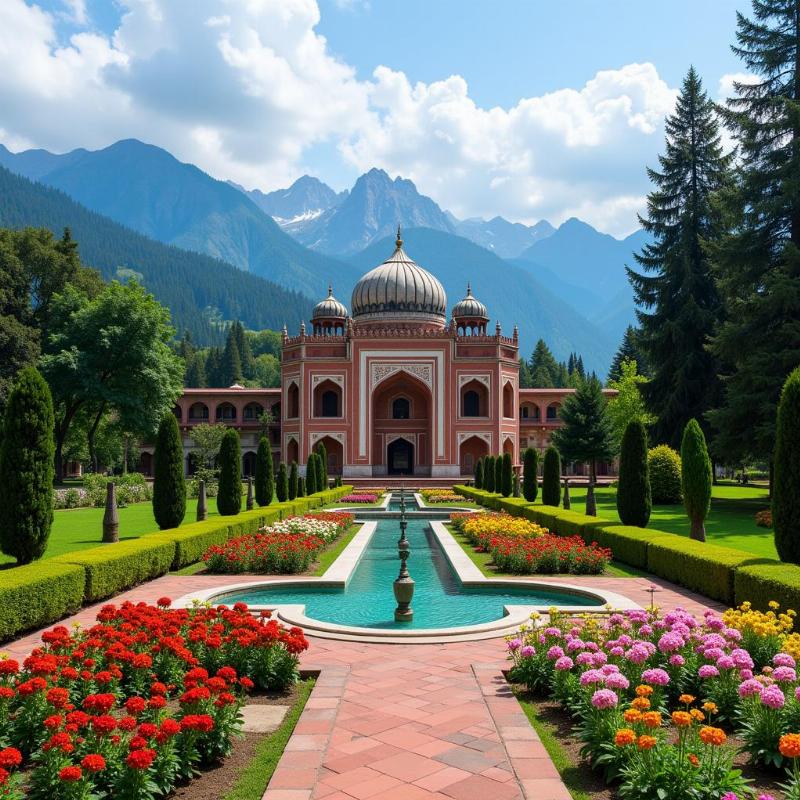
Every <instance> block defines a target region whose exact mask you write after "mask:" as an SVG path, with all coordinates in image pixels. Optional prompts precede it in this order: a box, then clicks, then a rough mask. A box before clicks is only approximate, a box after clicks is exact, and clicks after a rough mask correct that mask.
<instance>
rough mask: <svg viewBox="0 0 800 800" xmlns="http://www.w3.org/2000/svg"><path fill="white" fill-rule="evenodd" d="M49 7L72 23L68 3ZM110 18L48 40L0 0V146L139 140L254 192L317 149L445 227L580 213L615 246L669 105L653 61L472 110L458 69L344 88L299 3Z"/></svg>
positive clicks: (46, 21) (248, 3)
mask: <svg viewBox="0 0 800 800" xmlns="http://www.w3.org/2000/svg"><path fill="white" fill-rule="evenodd" d="M64 3H65V6H66V7H68V8H69V9H71V12H70V13H71V14H72V19H73V22H75V23H77V22H78V20H79V19H81V18H82V19H84V20H86V13H85V11H86V7H85V3H84V2H83V0H64ZM120 6H121V7H122V11H123V13H122V17H121V22H120V24H119V27H118V29H117V30H116V31H115V32H114V33H113V35H111V36H104V35H101V34H99V33H97V32H95V31H93V30H90V29H89V27H88V22H87V23H86V26H85V29H84V30H82V32H80V33H78V34H75V35H73V36H72V37H71V38H70V39H69V40H68V41H67V42H66V43H63V42H59V39H58V36H57V30H56V28H57V19H56V16H55V15H53V14H49V13H47V12H45V11H43V10H42V9H41V8H39V7H37V6H36V5H27V4H26V3H25V2H24V0H2V2H0V108H1V109H3V113H2V117H0V126H2V128H3V130H4V134H3V141H5V142H6V143H19V142H26V143H27V142H30V143H32V144H34V145H35V146H38V147H46V148H49V149H52V150H56V151H63V150H67V149H71V148H73V147H79V146H83V147H89V148H96V147H103V146H106V145H108V144H110V143H111V142H113V141H115V140H117V139H121V138H126V137H137V138H140V139H143V140H145V141H150V142H152V143H154V144H157V145H160V146H162V147H165V148H166V149H168V150H170V151H171V152H172V153H174V154H175V155H176V156H177V157H178V158H180V159H181V160H184V161H189V162H193V163H196V164H198V166H200V167H201V168H203V169H205V170H207V171H208V172H210V173H211V174H213V175H215V176H216V177H219V178H231V179H233V180H235V181H238V182H239V183H242V184H244V185H247V186H259V187H260V188H263V189H270V188H278V187H280V186H285V185H287V184H288V182H290V181H291V180H293V179H294V178H296V177H298V175H299V174H300V170H301V169H302V164H303V159H304V156H305V154H306V153H307V152H308V151H309V149H310V148H313V147H315V146H316V145H319V144H322V143H326V142H327V143H333V144H337V145H338V147H339V151H340V153H341V156H342V158H343V159H344V161H345V163H346V164H348V165H350V168H352V169H353V171H354V174H355V171H356V170H359V171H362V170H366V169H368V168H370V167H373V166H375V167H381V168H384V169H386V170H387V171H389V172H390V173H393V174H401V175H403V176H404V177H408V178H411V179H413V180H414V181H415V182H416V183H417V185H418V186H419V188H420V190H421V191H423V192H426V193H428V194H430V195H431V196H432V197H433V198H434V199H435V200H436V201H437V202H439V203H440V204H441V205H442V206H444V207H446V208H449V209H450V210H452V211H453V212H454V213H456V214H457V215H459V216H475V215H482V216H494V215H495V214H502V215H504V216H506V217H508V218H510V219H513V220H527V221H534V220H536V219H539V218H542V217H547V218H549V219H551V220H552V221H553V222H560V221H562V220H563V219H565V218H566V217H568V216H571V215H579V216H581V217H582V218H583V219H586V220H587V221H588V222H590V223H592V224H596V225H598V226H599V227H601V228H603V229H605V230H608V231H610V232H612V233H617V234H621V233H626V232H628V231H630V230H631V229H633V228H634V227H635V225H636V218H635V211H637V210H641V209H642V207H643V197H644V195H645V193H646V192H647V189H648V186H647V181H646V176H645V166H646V165H647V164H654V163H655V160H656V156H657V153H658V152H659V150H660V149H661V148H662V146H663V119H664V116H665V114H667V113H669V112H670V111H671V110H672V107H673V105H674V98H675V94H676V92H675V90H674V89H672V88H670V87H669V86H668V85H667V84H666V83H665V82H664V81H663V80H662V79H661V78H660V77H659V75H658V73H657V71H656V69H655V67H654V66H653V65H652V64H629V65H627V66H623V67H621V68H619V69H613V70H603V71H600V72H598V73H597V74H596V75H595V76H594V78H592V79H591V80H590V81H588V82H587V83H586V84H585V85H584V86H583V87H580V88H577V89H572V88H569V89H561V90H558V91H555V92H551V93H548V94H545V95H542V96H538V97H529V98H523V99H521V100H520V101H519V102H518V103H517V104H516V105H515V106H513V107H512V108H508V109H505V108H500V107H495V108H482V107H480V106H478V105H477V104H476V103H475V101H474V100H473V99H472V98H471V97H470V94H469V87H468V85H467V83H466V81H465V80H464V79H463V78H462V77H460V76H458V75H453V76H450V77H448V78H446V79H443V80H440V81H434V82H431V83H418V84H415V85H411V84H410V83H409V81H408V79H407V78H406V76H405V75H404V74H403V73H401V72H397V71H394V70H392V69H389V68H388V67H385V66H377V68H376V69H375V72H374V74H373V77H372V79H371V80H369V81H359V80H358V79H357V78H356V75H355V71H354V69H353V68H352V67H351V66H349V65H348V64H346V63H343V62H341V61H340V60H338V59H336V58H335V57H334V56H333V55H332V54H331V52H330V51H329V49H328V46H327V42H326V40H325V38H324V37H323V36H321V35H320V34H319V33H318V32H317V31H316V26H317V24H318V22H319V14H320V12H319V7H318V5H317V3H316V2H315V0H195V2H193V3H183V2H174V0H120ZM79 27H80V26H79ZM321 177H323V178H324V177H325V176H324V175H322V176H321Z"/></svg>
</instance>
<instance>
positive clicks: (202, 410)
mask: <svg viewBox="0 0 800 800" xmlns="http://www.w3.org/2000/svg"><path fill="white" fill-rule="evenodd" d="M189 421H190V422H207V421H208V406H207V405H206V404H205V403H193V404H192V407H191V408H190V409H189Z"/></svg>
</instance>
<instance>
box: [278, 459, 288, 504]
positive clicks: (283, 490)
mask: <svg viewBox="0 0 800 800" xmlns="http://www.w3.org/2000/svg"><path fill="white" fill-rule="evenodd" d="M275 496H276V497H277V498H278V502H279V503H285V502H286V501H287V500H288V499H289V476H288V475H287V474H286V464H284V463H283V461H281V464H280V466H279V467H278V480H277V481H276V482H275Z"/></svg>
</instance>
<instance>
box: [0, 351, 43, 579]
mask: <svg viewBox="0 0 800 800" xmlns="http://www.w3.org/2000/svg"><path fill="white" fill-rule="evenodd" d="M54 425H55V421H54V417H53V398H52V396H51V394H50V388H49V387H48V385H47V382H46V381H45V380H44V378H43V377H42V376H41V375H40V374H39V372H38V371H37V370H36V369H35V368H34V367H25V368H24V369H22V370H21V371H20V372H19V374H18V375H17V379H16V382H15V383H14V386H13V388H12V390H11V392H10V393H9V395H8V400H7V403H6V409H5V420H4V423H3V430H2V441H0V549H1V550H2V551H3V553H5V554H6V555H7V556H12V557H13V558H16V560H17V564H29V563H30V562H31V561H35V560H36V559H37V558H41V557H42V556H43V555H44V551H45V550H46V549H47V540H48V539H49V538H50V527H51V525H52V524H53V472H54V471H53V458H54V455H55V444H54V442H53V427H54Z"/></svg>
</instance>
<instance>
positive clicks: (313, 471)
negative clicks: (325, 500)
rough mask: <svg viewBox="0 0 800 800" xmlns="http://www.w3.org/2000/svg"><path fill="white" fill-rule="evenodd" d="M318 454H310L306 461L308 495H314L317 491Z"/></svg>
mask: <svg viewBox="0 0 800 800" xmlns="http://www.w3.org/2000/svg"><path fill="white" fill-rule="evenodd" d="M316 460H317V454H316V453H309V454H308V461H306V495H312V494H314V493H315V492H316V491H317V464H316Z"/></svg>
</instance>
